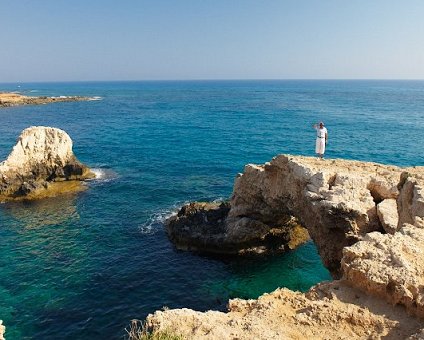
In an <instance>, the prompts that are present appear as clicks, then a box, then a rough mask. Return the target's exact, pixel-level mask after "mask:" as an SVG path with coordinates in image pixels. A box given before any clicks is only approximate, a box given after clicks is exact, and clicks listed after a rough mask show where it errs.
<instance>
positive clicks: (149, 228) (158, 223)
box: [139, 197, 225, 235]
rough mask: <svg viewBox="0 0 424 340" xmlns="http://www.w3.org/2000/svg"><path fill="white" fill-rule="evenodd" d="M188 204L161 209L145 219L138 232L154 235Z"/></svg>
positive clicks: (218, 199) (217, 199) (182, 203)
mask: <svg viewBox="0 0 424 340" xmlns="http://www.w3.org/2000/svg"><path fill="white" fill-rule="evenodd" d="M224 201H225V199H224V198H223V197H218V198H216V199H214V200H212V201H211V202H213V203H220V202H224ZM188 203H190V201H184V202H177V203H175V204H174V205H173V206H172V207H170V208H168V209H163V210H159V211H156V212H154V213H152V214H151V215H150V216H149V218H148V219H147V221H146V222H144V223H143V224H141V225H140V227H139V230H140V232H141V233H142V234H149V235H151V234H155V233H156V232H158V231H159V230H160V229H162V228H163V227H164V224H165V222H166V220H167V219H168V218H170V217H172V216H175V215H177V213H178V211H179V210H180V209H181V208H182V207H183V206H184V205H186V204H188Z"/></svg>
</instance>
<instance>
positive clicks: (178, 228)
mask: <svg viewBox="0 0 424 340" xmlns="http://www.w3.org/2000/svg"><path fill="white" fill-rule="evenodd" d="M229 210H230V204H229V203H228V202H221V203H200V202H194V203H190V204H187V205H185V206H184V207H182V208H181V210H180V211H179V212H178V214H177V215H176V216H173V217H171V218H170V219H169V220H168V221H167V225H166V226H167V232H168V236H169V238H170V240H171V241H172V242H173V243H174V244H175V245H176V247H177V248H178V249H182V250H191V251H200V252H208V253H218V254H245V253H255V254H257V253H269V252H280V251H284V250H286V249H294V248H295V247H296V246H297V245H299V244H300V243H303V242H305V241H306V240H308V239H309V235H308V233H307V231H306V229H304V228H302V227H301V226H300V225H299V224H298V223H297V221H296V220H295V219H293V218H289V219H285V220H279V221H278V223H277V222H275V223H273V224H272V225H267V224H265V223H263V222H260V221H246V223H244V221H242V222H241V223H239V224H238V225H237V226H236V227H234V228H232V229H227V224H226V219H227V216H228V212H229Z"/></svg>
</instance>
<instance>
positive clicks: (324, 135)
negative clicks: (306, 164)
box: [312, 122, 328, 158]
mask: <svg viewBox="0 0 424 340" xmlns="http://www.w3.org/2000/svg"><path fill="white" fill-rule="evenodd" d="M312 127H313V128H314V129H315V130H316V131H317V140H316V143H315V153H316V154H317V156H318V157H319V158H323V157H324V152H325V145H326V144H327V142H328V132H327V129H326V128H325V126H324V123H323V122H319V123H317V124H314V125H312Z"/></svg>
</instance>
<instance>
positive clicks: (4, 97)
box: [0, 92, 97, 108]
mask: <svg viewBox="0 0 424 340" xmlns="http://www.w3.org/2000/svg"><path fill="white" fill-rule="evenodd" d="M96 99H97V98H94V97H82V96H60V97H46V96H42V97H30V96H24V95H22V94H19V93H10V92H2V93H0V108H1V107H11V106H20V105H40V104H49V103H59V102H79V101H90V100H96Z"/></svg>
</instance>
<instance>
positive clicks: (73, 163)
mask: <svg viewBox="0 0 424 340" xmlns="http://www.w3.org/2000/svg"><path fill="white" fill-rule="evenodd" d="M93 177H94V174H93V173H92V172H91V171H90V169H89V168H88V167H87V166H85V165H83V164H82V163H81V162H79V161H78V160H77V158H76V157H75V155H74V153H73V151H72V140H71V138H70V137H69V135H68V134H67V133H66V132H65V131H63V130H60V129H57V128H52V127H44V126H32V127H29V128H27V129H25V130H23V131H22V133H21V135H20V136H19V138H18V141H17V143H16V145H15V146H14V147H13V150H12V152H11V153H10V155H9V156H8V157H7V159H6V160H5V161H3V162H1V163H0V202H4V201H11V200H22V199H36V198H42V197H51V196H56V195H58V194H61V193H64V192H72V191H80V190H83V189H84V186H83V185H82V181H83V180H85V179H88V178H93Z"/></svg>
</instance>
